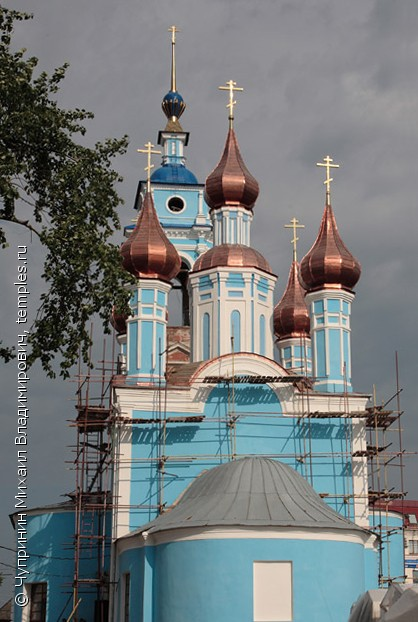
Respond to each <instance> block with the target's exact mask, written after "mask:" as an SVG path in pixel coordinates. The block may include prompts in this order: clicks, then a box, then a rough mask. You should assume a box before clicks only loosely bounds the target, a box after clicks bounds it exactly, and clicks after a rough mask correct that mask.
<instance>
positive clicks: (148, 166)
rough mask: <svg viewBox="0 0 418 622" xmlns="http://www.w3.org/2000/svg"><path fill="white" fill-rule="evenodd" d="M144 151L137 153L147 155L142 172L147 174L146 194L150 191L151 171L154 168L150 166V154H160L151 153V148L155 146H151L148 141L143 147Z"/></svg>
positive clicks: (140, 150) (156, 152)
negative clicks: (145, 164)
mask: <svg viewBox="0 0 418 622" xmlns="http://www.w3.org/2000/svg"><path fill="white" fill-rule="evenodd" d="M144 147H145V149H137V152H138V153H146V154H147V155H148V158H147V166H146V167H145V168H144V171H146V172H147V192H150V191H151V170H152V169H153V168H154V164H151V154H155V155H157V154H160V153H161V151H153V148H154V147H155V145H153V144H151V142H150V141H148V142H147V143H146V144H145V145H144Z"/></svg>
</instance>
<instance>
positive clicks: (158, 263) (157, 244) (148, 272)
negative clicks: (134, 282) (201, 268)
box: [120, 192, 181, 281]
mask: <svg viewBox="0 0 418 622" xmlns="http://www.w3.org/2000/svg"><path fill="white" fill-rule="evenodd" d="M120 252H121V255H122V259H123V267H124V268H125V269H126V270H128V272H130V273H131V274H133V275H134V276H136V277H144V278H149V279H160V280H162V281H170V280H171V279H172V278H174V277H175V276H176V275H177V274H178V272H179V270H180V265H181V259H180V256H179V254H178V253H177V251H176V249H175V247H174V245H173V244H172V243H171V242H170V241H169V239H168V238H167V236H166V234H165V233H164V231H163V228H162V227H161V225H160V221H159V220H158V216H157V212H156V211H155V207H154V201H153V199H152V196H151V193H150V192H147V194H146V195H145V198H144V202H143V204H142V209H141V211H140V214H139V216H138V220H137V223H136V226H135V229H134V230H133V231H132V233H131V235H130V236H129V238H128V239H127V240H125V242H124V243H123V244H122V246H121V249H120Z"/></svg>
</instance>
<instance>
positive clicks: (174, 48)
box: [168, 26, 180, 91]
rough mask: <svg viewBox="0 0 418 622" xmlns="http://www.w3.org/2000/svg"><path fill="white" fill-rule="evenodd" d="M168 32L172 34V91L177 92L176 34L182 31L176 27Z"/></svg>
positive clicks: (171, 27)
mask: <svg viewBox="0 0 418 622" xmlns="http://www.w3.org/2000/svg"><path fill="white" fill-rule="evenodd" d="M168 32H171V90H172V91H176V90H177V85H176V33H177V32H180V30H179V29H178V28H177V27H176V26H170V28H169V29H168Z"/></svg>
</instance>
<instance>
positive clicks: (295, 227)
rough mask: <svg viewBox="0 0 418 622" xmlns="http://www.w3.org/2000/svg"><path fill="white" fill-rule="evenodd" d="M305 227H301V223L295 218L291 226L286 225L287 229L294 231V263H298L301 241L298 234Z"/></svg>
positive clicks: (292, 241)
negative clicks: (298, 244)
mask: <svg viewBox="0 0 418 622" xmlns="http://www.w3.org/2000/svg"><path fill="white" fill-rule="evenodd" d="M304 228H305V225H300V224H299V221H298V219H297V218H295V217H294V216H293V218H292V220H291V221H290V224H289V225H285V229H293V239H292V240H291V243H292V244H293V261H297V245H296V244H297V242H298V241H299V238H298V237H297V235H296V232H297V230H298V229H304Z"/></svg>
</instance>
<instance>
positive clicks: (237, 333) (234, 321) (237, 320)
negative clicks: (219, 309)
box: [231, 310, 241, 352]
mask: <svg viewBox="0 0 418 622" xmlns="http://www.w3.org/2000/svg"><path fill="white" fill-rule="evenodd" d="M232 338H233V339H232ZM232 344H233V346H232ZM231 350H232V351H233V352H241V314H240V312H239V311H237V310H234V311H232V313H231Z"/></svg>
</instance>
